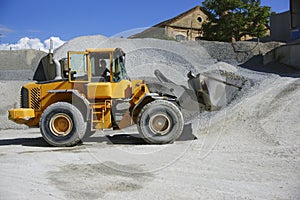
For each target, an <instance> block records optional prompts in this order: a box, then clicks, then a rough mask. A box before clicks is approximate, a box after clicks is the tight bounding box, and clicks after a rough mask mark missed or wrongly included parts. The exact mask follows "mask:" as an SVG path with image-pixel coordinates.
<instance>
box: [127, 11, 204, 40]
mask: <svg viewBox="0 0 300 200" xmlns="http://www.w3.org/2000/svg"><path fill="white" fill-rule="evenodd" d="M196 10H201V11H202V12H204V13H205V11H204V10H203V9H202V8H201V6H199V5H198V6H195V7H193V8H192V9H190V10H188V11H185V12H183V13H181V14H180V15H177V16H176V17H173V18H171V19H168V20H166V21H163V22H160V23H158V24H156V25H154V26H152V27H150V28H148V29H146V30H144V31H142V32H141V33H137V34H134V35H132V36H130V37H129V38H138V37H143V36H144V35H147V34H148V33H151V32H152V31H155V30H156V29H158V28H164V27H165V26H168V25H171V24H172V23H173V22H176V21H177V20H179V19H182V18H183V17H185V16H187V15H189V14H190V13H192V12H194V11H196ZM180 28H184V27H180Z"/></svg>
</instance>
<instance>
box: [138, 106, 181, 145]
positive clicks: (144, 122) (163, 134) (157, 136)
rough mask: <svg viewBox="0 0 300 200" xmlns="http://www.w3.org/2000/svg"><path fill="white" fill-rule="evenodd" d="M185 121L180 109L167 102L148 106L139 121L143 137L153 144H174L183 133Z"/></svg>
mask: <svg viewBox="0 0 300 200" xmlns="http://www.w3.org/2000/svg"><path fill="white" fill-rule="evenodd" d="M183 126H184V119H183V116H182V113H181V111H180V110H179V108H178V107H177V106H176V105H175V104H173V103H171V102H169V101H165V100H155V101H153V102H151V103H148V104H146V105H145V106H144V107H143V108H142V110H141V111H140V113H139V115H138V119H137V128H138V131H139V133H140V135H141V137H142V138H143V139H144V140H145V141H146V142H148V143H151V144H166V143H172V142H174V141H175V140H176V139H177V138H178V137H179V136H180V135H181V133H182V130H183Z"/></svg>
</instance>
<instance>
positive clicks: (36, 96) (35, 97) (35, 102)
mask: <svg viewBox="0 0 300 200" xmlns="http://www.w3.org/2000/svg"><path fill="white" fill-rule="evenodd" d="M30 94H31V98H30V103H31V108H32V109H35V110H38V109H40V108H41V105H40V100H41V90H40V88H32V89H31V90H30Z"/></svg>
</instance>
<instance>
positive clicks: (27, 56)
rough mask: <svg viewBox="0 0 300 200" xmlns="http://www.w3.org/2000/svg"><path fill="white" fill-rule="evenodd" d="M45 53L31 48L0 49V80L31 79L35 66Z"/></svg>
mask: <svg viewBox="0 0 300 200" xmlns="http://www.w3.org/2000/svg"><path fill="white" fill-rule="evenodd" d="M45 55H47V53H45V52H43V51H38V50H33V49H30V50H13V51H3V50H2V51H0V60H1V62H0V80H30V79H31V80H32V77H33V74H34V71H35V68H36V67H37V65H38V64H39V62H40V59H41V58H42V57H44V56H45Z"/></svg>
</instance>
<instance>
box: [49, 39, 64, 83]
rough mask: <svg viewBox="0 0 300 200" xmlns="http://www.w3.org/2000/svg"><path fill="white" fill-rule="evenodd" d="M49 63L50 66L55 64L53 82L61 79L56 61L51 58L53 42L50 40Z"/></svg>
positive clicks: (58, 64)
mask: <svg viewBox="0 0 300 200" xmlns="http://www.w3.org/2000/svg"><path fill="white" fill-rule="evenodd" d="M49 63H50V64H51V65H52V64H53V63H54V64H55V78H54V80H60V79H62V76H61V66H60V63H59V61H58V60H55V59H54V58H53V40H52V39H51V38H50V48H49Z"/></svg>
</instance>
